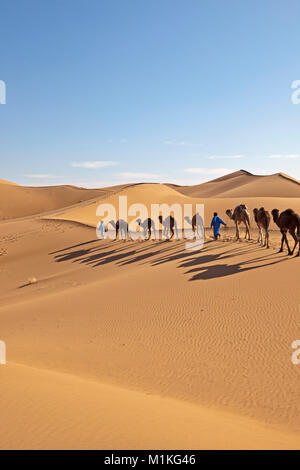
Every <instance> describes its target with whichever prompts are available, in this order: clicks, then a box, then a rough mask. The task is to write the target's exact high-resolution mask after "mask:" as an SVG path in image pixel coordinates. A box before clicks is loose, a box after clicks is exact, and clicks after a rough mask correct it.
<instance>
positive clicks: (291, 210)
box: [284, 209, 295, 215]
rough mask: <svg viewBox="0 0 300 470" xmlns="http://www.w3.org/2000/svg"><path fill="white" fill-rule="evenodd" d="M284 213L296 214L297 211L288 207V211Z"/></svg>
mask: <svg viewBox="0 0 300 470" xmlns="http://www.w3.org/2000/svg"><path fill="white" fill-rule="evenodd" d="M284 213H285V214H286V215H293V214H295V212H294V211H293V209H287V210H286V211H284Z"/></svg>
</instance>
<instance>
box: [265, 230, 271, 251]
mask: <svg viewBox="0 0 300 470" xmlns="http://www.w3.org/2000/svg"><path fill="white" fill-rule="evenodd" d="M264 246H266V247H267V248H270V234H269V230H268V229H266V238H265V245H264Z"/></svg>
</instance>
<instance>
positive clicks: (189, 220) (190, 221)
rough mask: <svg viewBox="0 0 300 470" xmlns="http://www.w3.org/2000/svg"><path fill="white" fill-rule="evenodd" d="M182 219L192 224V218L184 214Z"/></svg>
mask: <svg viewBox="0 0 300 470" xmlns="http://www.w3.org/2000/svg"><path fill="white" fill-rule="evenodd" d="M184 220H186V222H187V223H188V224H190V225H192V220H191V219H190V217H188V216H187V215H186V216H185V218H184Z"/></svg>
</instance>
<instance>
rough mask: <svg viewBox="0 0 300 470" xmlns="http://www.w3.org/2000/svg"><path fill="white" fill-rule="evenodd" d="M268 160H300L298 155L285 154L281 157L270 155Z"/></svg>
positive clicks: (280, 155) (279, 155)
mask: <svg viewBox="0 0 300 470" xmlns="http://www.w3.org/2000/svg"><path fill="white" fill-rule="evenodd" d="M269 158H271V159H285V160H292V159H295V158H300V154H293V153H291V154H286V155H282V154H278V155H277V154H276V155H270V156H269Z"/></svg>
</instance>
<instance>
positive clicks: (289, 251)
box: [284, 232, 293, 256]
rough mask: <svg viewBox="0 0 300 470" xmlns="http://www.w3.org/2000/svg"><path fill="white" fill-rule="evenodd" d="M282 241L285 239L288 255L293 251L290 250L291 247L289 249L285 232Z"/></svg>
mask: <svg viewBox="0 0 300 470" xmlns="http://www.w3.org/2000/svg"><path fill="white" fill-rule="evenodd" d="M284 241H285V243H286V246H287V249H288V254H289V256H291V255H292V254H293V253H292V252H291V249H290V245H289V242H288V239H287V235H286V232H285V233H284Z"/></svg>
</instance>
